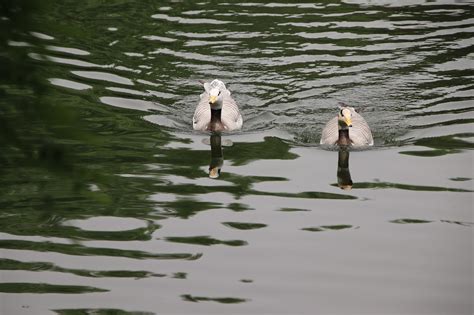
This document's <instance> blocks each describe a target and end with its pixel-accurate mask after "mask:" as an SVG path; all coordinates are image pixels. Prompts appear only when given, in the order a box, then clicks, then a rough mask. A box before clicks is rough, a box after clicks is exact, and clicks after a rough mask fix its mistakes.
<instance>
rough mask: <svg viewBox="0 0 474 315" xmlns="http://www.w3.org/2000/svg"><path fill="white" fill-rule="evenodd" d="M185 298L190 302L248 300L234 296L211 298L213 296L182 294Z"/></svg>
mask: <svg viewBox="0 0 474 315" xmlns="http://www.w3.org/2000/svg"><path fill="white" fill-rule="evenodd" d="M181 297H182V298H183V300H185V301H188V302H203V301H213V302H218V303H223V304H236V303H243V302H246V301H247V300H246V299H239V298H233V297H222V298H211V297H204V296H192V295H190V294H184V295H181Z"/></svg>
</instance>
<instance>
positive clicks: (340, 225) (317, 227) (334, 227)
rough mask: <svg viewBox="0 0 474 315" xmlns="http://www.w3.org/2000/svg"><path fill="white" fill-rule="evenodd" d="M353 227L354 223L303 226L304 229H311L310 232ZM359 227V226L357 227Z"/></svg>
mask: <svg viewBox="0 0 474 315" xmlns="http://www.w3.org/2000/svg"><path fill="white" fill-rule="evenodd" d="M350 228H353V226H352V225H348V224H337V225H321V226H315V227H307V228H302V230H303V231H309V232H323V231H328V230H335V231H337V230H345V229H350ZM355 228H358V227H355Z"/></svg>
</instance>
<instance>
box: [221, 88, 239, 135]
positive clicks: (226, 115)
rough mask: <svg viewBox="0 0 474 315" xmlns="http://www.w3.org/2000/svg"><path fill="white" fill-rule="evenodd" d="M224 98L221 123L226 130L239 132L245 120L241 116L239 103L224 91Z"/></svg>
mask: <svg viewBox="0 0 474 315" xmlns="http://www.w3.org/2000/svg"><path fill="white" fill-rule="evenodd" d="M223 93H226V94H224V98H223V104H222V111H221V121H222V124H223V125H224V127H225V128H226V130H228V131H231V130H238V129H240V128H242V124H243V119H242V115H241V114H240V110H239V107H238V106H237V103H236V102H235V100H234V99H233V98H232V96H231V95H230V92H229V91H227V90H226V91H224V92H223Z"/></svg>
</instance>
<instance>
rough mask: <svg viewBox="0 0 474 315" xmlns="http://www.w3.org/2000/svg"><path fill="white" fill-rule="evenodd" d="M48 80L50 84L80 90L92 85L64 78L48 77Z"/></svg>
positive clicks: (90, 87)
mask: <svg viewBox="0 0 474 315" xmlns="http://www.w3.org/2000/svg"><path fill="white" fill-rule="evenodd" d="M48 81H49V82H51V84H53V85H56V86H60V87H64V88H67V89H72V90H79V91H82V90H88V89H92V86H90V85H87V84H83V83H79V82H75V81H71V80H66V79H59V78H50V79H48Z"/></svg>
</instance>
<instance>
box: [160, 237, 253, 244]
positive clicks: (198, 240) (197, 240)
mask: <svg viewBox="0 0 474 315" xmlns="http://www.w3.org/2000/svg"><path fill="white" fill-rule="evenodd" d="M165 239H166V240H167V241H168V242H173V243H182V244H191V245H204V246H210V245H218V244H222V245H228V246H244V245H247V242H245V241H241V240H230V241H222V240H218V239H215V238H212V237H210V236H189V237H184V236H183V237H181V236H173V237H166V238H165Z"/></svg>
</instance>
